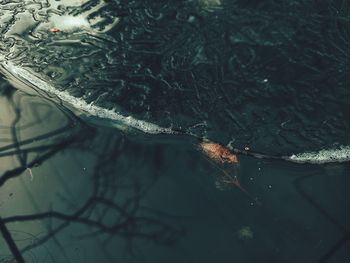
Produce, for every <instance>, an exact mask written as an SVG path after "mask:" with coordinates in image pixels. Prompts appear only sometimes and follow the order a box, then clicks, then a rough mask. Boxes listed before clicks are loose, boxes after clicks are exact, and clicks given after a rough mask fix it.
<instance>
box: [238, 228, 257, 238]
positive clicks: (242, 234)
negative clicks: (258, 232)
mask: <svg viewBox="0 0 350 263" xmlns="http://www.w3.org/2000/svg"><path fill="white" fill-rule="evenodd" d="M237 234H238V238H239V239H240V240H250V239H253V238H254V233H253V231H252V229H251V228H250V227H249V226H244V227H242V228H241V229H239V230H238V233H237Z"/></svg>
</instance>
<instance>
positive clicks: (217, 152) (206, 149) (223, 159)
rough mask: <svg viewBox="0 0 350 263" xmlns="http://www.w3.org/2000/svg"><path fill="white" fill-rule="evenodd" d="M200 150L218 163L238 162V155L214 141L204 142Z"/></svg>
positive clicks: (200, 145)
mask: <svg viewBox="0 0 350 263" xmlns="http://www.w3.org/2000/svg"><path fill="white" fill-rule="evenodd" d="M199 148H200V150H201V151H202V152H203V153H204V154H206V155H207V156H208V157H209V158H210V159H212V160H213V161H215V162H217V163H238V158H237V156H236V155H235V154H234V153H232V152H231V151H230V150H229V149H227V148H226V147H224V146H222V145H220V144H218V143H213V142H202V143H200V144H199Z"/></svg>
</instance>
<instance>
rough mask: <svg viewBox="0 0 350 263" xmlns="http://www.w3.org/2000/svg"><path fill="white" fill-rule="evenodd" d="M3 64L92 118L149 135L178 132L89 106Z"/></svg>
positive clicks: (25, 73) (8, 69) (35, 77)
mask: <svg viewBox="0 0 350 263" xmlns="http://www.w3.org/2000/svg"><path fill="white" fill-rule="evenodd" d="M1 64H2V66H3V67H4V68H5V69H6V70H7V71H8V72H9V73H10V74H11V75H13V76H15V77H16V78H20V79H22V80H24V81H25V82H28V83H29V84H30V85H33V86H34V87H36V88H38V89H40V90H42V91H44V92H47V93H49V94H52V95H55V96H57V97H58V98H59V99H60V100H62V101H63V102H65V103H68V104H70V105H71V106H72V107H73V108H76V109H78V110H80V111H82V112H85V113H87V114H89V115H91V116H95V117H98V118H102V119H108V120H110V121H115V122H116V125H115V126H118V127H120V126H124V127H130V128H134V129H137V130H140V131H142V132H145V133H149V134H176V132H175V131H173V130H172V129H171V128H164V127H160V126H158V125H156V124H153V123H149V122H146V121H142V120H138V119H135V118H133V117H132V116H124V115H122V114H120V113H118V112H116V111H114V110H108V109H105V108H102V107H99V106H96V105H94V104H93V103H90V104H88V103H87V102H86V101H84V100H83V99H81V98H77V97H74V96H72V95H70V94H69V93H68V92H66V91H59V90H58V89H56V88H55V87H53V86H52V85H50V84H49V83H47V82H45V81H44V80H42V79H40V78H38V77H37V76H35V75H34V74H32V73H31V72H30V71H28V70H26V69H25V68H22V67H20V66H16V65H15V64H13V63H12V62H10V61H6V62H2V63H1Z"/></svg>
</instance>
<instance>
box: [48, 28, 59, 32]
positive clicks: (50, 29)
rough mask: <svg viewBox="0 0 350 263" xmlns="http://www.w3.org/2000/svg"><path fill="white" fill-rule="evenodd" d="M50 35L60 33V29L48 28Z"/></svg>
mask: <svg viewBox="0 0 350 263" xmlns="http://www.w3.org/2000/svg"><path fill="white" fill-rule="evenodd" d="M48 31H49V32H50V33H57V32H61V30H60V29H58V28H56V27H53V28H49V30H48Z"/></svg>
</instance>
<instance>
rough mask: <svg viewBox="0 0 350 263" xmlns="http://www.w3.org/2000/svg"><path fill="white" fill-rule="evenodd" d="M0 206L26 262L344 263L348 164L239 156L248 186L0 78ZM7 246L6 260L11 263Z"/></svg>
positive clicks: (186, 150) (181, 151) (174, 148)
mask: <svg viewBox="0 0 350 263" xmlns="http://www.w3.org/2000/svg"><path fill="white" fill-rule="evenodd" d="M1 85H2V91H3V92H2V94H3V95H2V96H1V97H0V107H1V109H0V112H1V115H0V121H1V123H0V125H1V126H0V136H1V137H0V174H1V177H0V186H1V190H0V202H1V203H0V208H1V210H0V211H1V224H2V226H5V228H6V229H7V230H8V232H9V233H10V235H11V238H12V240H13V241H14V244H15V246H16V248H17V249H18V251H19V253H20V254H18V255H16V256H17V260H18V261H19V262H20V258H21V257H23V258H24V259H25V261H26V262H257V261H259V262H317V261H320V262H321V261H322V262H326V261H327V262H347V260H349V258H350V257H349V253H348V251H349V250H348V249H349V245H350V242H349V239H350V236H349V231H348V228H349V227H350V225H349V222H350V220H349V219H350V213H349V212H348V209H347V208H348V207H349V200H350V198H349V197H350V196H349V191H348V189H347V185H349V183H350V179H349V176H348V174H349V168H350V167H349V165H348V164H332V165H322V166H311V165H296V164H290V163H286V162H280V161H261V160H257V159H253V158H249V157H242V158H241V159H240V160H241V164H240V167H239V170H238V171H237V173H238V174H237V175H238V176H239V178H240V180H241V184H242V186H244V187H245V188H246V189H247V191H249V193H250V194H251V195H252V196H253V197H254V198H257V199H258V200H259V204H258V203H256V202H254V200H251V199H250V198H248V197H247V196H246V195H245V194H244V193H243V192H241V191H240V190H239V189H237V188H234V187H232V188H226V189H220V188H218V187H216V185H215V181H216V176H217V175H218V174H219V173H220V171H219V170H217V169H215V168H213V167H212V166H211V165H210V164H209V163H208V162H207V161H206V160H205V159H204V158H203V157H202V156H201V154H200V153H199V152H198V151H197V150H196V148H195V147H192V146H191V145H190V144H188V143H187V142H186V143H184V142H183V141H182V140H181V139H180V140H179V141H176V142H175V143H173V142H170V143H169V142H167V140H158V141H155V140H154V139H152V141H151V143H149V142H148V139H147V138H137V137H135V136H134V137H133V136H128V137H126V136H125V135H124V134H123V133H121V132H120V131H118V130H116V129H109V128H102V127H94V126H91V124H87V123H85V122H83V121H81V120H79V119H76V118H75V117H73V115H71V114H70V113H69V112H67V111H66V110H63V109H61V108H60V107H59V106H57V105H56V104H54V103H52V102H50V101H48V100H46V99H41V98H38V97H35V96H30V95H27V94H24V93H22V92H21V91H15V90H14V89H13V88H12V87H11V86H9V84H7V83H6V82H5V81H2V82H1ZM8 244H9V240H5V239H2V240H1V243H0V254H1V257H0V258H1V260H0V262H13V261H14V255H13V253H14V251H15V250H13V251H12V252H11V251H10V250H9V248H8Z"/></svg>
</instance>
